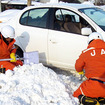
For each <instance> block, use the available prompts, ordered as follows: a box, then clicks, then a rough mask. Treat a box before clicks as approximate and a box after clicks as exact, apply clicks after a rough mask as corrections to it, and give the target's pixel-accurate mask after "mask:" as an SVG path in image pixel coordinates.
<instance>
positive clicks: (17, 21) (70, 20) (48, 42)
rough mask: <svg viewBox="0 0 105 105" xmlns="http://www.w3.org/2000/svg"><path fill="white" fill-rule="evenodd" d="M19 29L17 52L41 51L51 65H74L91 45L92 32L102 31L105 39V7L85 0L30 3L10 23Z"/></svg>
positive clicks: (44, 59)
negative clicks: (81, 2)
mask: <svg viewBox="0 0 105 105" xmlns="http://www.w3.org/2000/svg"><path fill="white" fill-rule="evenodd" d="M7 24H9V25H11V26H13V27H14V28H15V31H16V43H15V44H16V45H17V46H18V47H19V49H18V51H17V53H18V54H19V55H20V56H22V52H31V51H38V52H39V60H40V62H41V63H43V64H45V65H48V66H55V67H60V68H63V69H64V68H65V69H68V70H70V69H74V66H75V61H76V59H77V58H78V57H79V55H80V54H81V51H82V50H84V49H86V47H87V39H88V35H89V34H90V33H92V32H99V33H101V34H102V35H103V38H104V39H105V11H103V10H102V9H100V8H98V7H95V6H93V5H85V4H70V3H57V4H48V3H47V4H41V5H38V6H31V7H26V8H25V9H24V10H22V11H21V12H20V13H19V14H18V15H17V17H15V18H14V19H11V20H10V21H8V22H7V23H5V24H3V23H1V24H0V27H1V26H4V25H7Z"/></svg>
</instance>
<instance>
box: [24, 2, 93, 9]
mask: <svg viewBox="0 0 105 105" xmlns="http://www.w3.org/2000/svg"><path fill="white" fill-rule="evenodd" d="M35 7H62V8H63V7H66V8H72V9H76V10H77V9H82V8H90V7H95V6H94V5H89V4H79V3H64V2H59V3H41V4H39V5H35V6H28V7H26V8H24V9H25V10H27V9H31V8H35Z"/></svg>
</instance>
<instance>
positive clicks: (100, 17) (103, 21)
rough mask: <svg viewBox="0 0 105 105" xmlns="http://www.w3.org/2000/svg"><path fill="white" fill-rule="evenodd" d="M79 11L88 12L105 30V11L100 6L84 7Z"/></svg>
mask: <svg viewBox="0 0 105 105" xmlns="http://www.w3.org/2000/svg"><path fill="white" fill-rule="evenodd" d="M79 11H81V12H83V13H84V14H86V15H87V16H88V17H89V18H90V19H92V20H93V21H94V22H95V23H96V24H97V25H98V26H99V27H100V28H101V29H103V30H104V31H105V11H104V10H102V9H100V8H84V9H79Z"/></svg>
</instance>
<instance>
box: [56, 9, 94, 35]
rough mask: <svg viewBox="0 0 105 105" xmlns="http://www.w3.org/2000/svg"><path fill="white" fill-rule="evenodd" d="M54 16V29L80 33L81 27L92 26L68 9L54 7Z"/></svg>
mask: <svg viewBox="0 0 105 105" xmlns="http://www.w3.org/2000/svg"><path fill="white" fill-rule="evenodd" d="M54 17H55V19H54V30H58V31H65V32H70V33H75V34H81V29H82V28H83V27H90V28H92V27H91V26H90V25H89V23H87V22H86V20H84V19H83V18H82V17H80V16H79V15H78V14H76V13H74V12H72V11H69V10H65V9H56V11H55V16H54ZM92 30H93V31H94V29H93V28H92Z"/></svg>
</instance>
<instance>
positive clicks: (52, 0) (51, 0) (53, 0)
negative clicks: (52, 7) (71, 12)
mask: <svg viewBox="0 0 105 105" xmlns="http://www.w3.org/2000/svg"><path fill="white" fill-rule="evenodd" d="M58 1H59V0H50V3H58Z"/></svg>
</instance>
